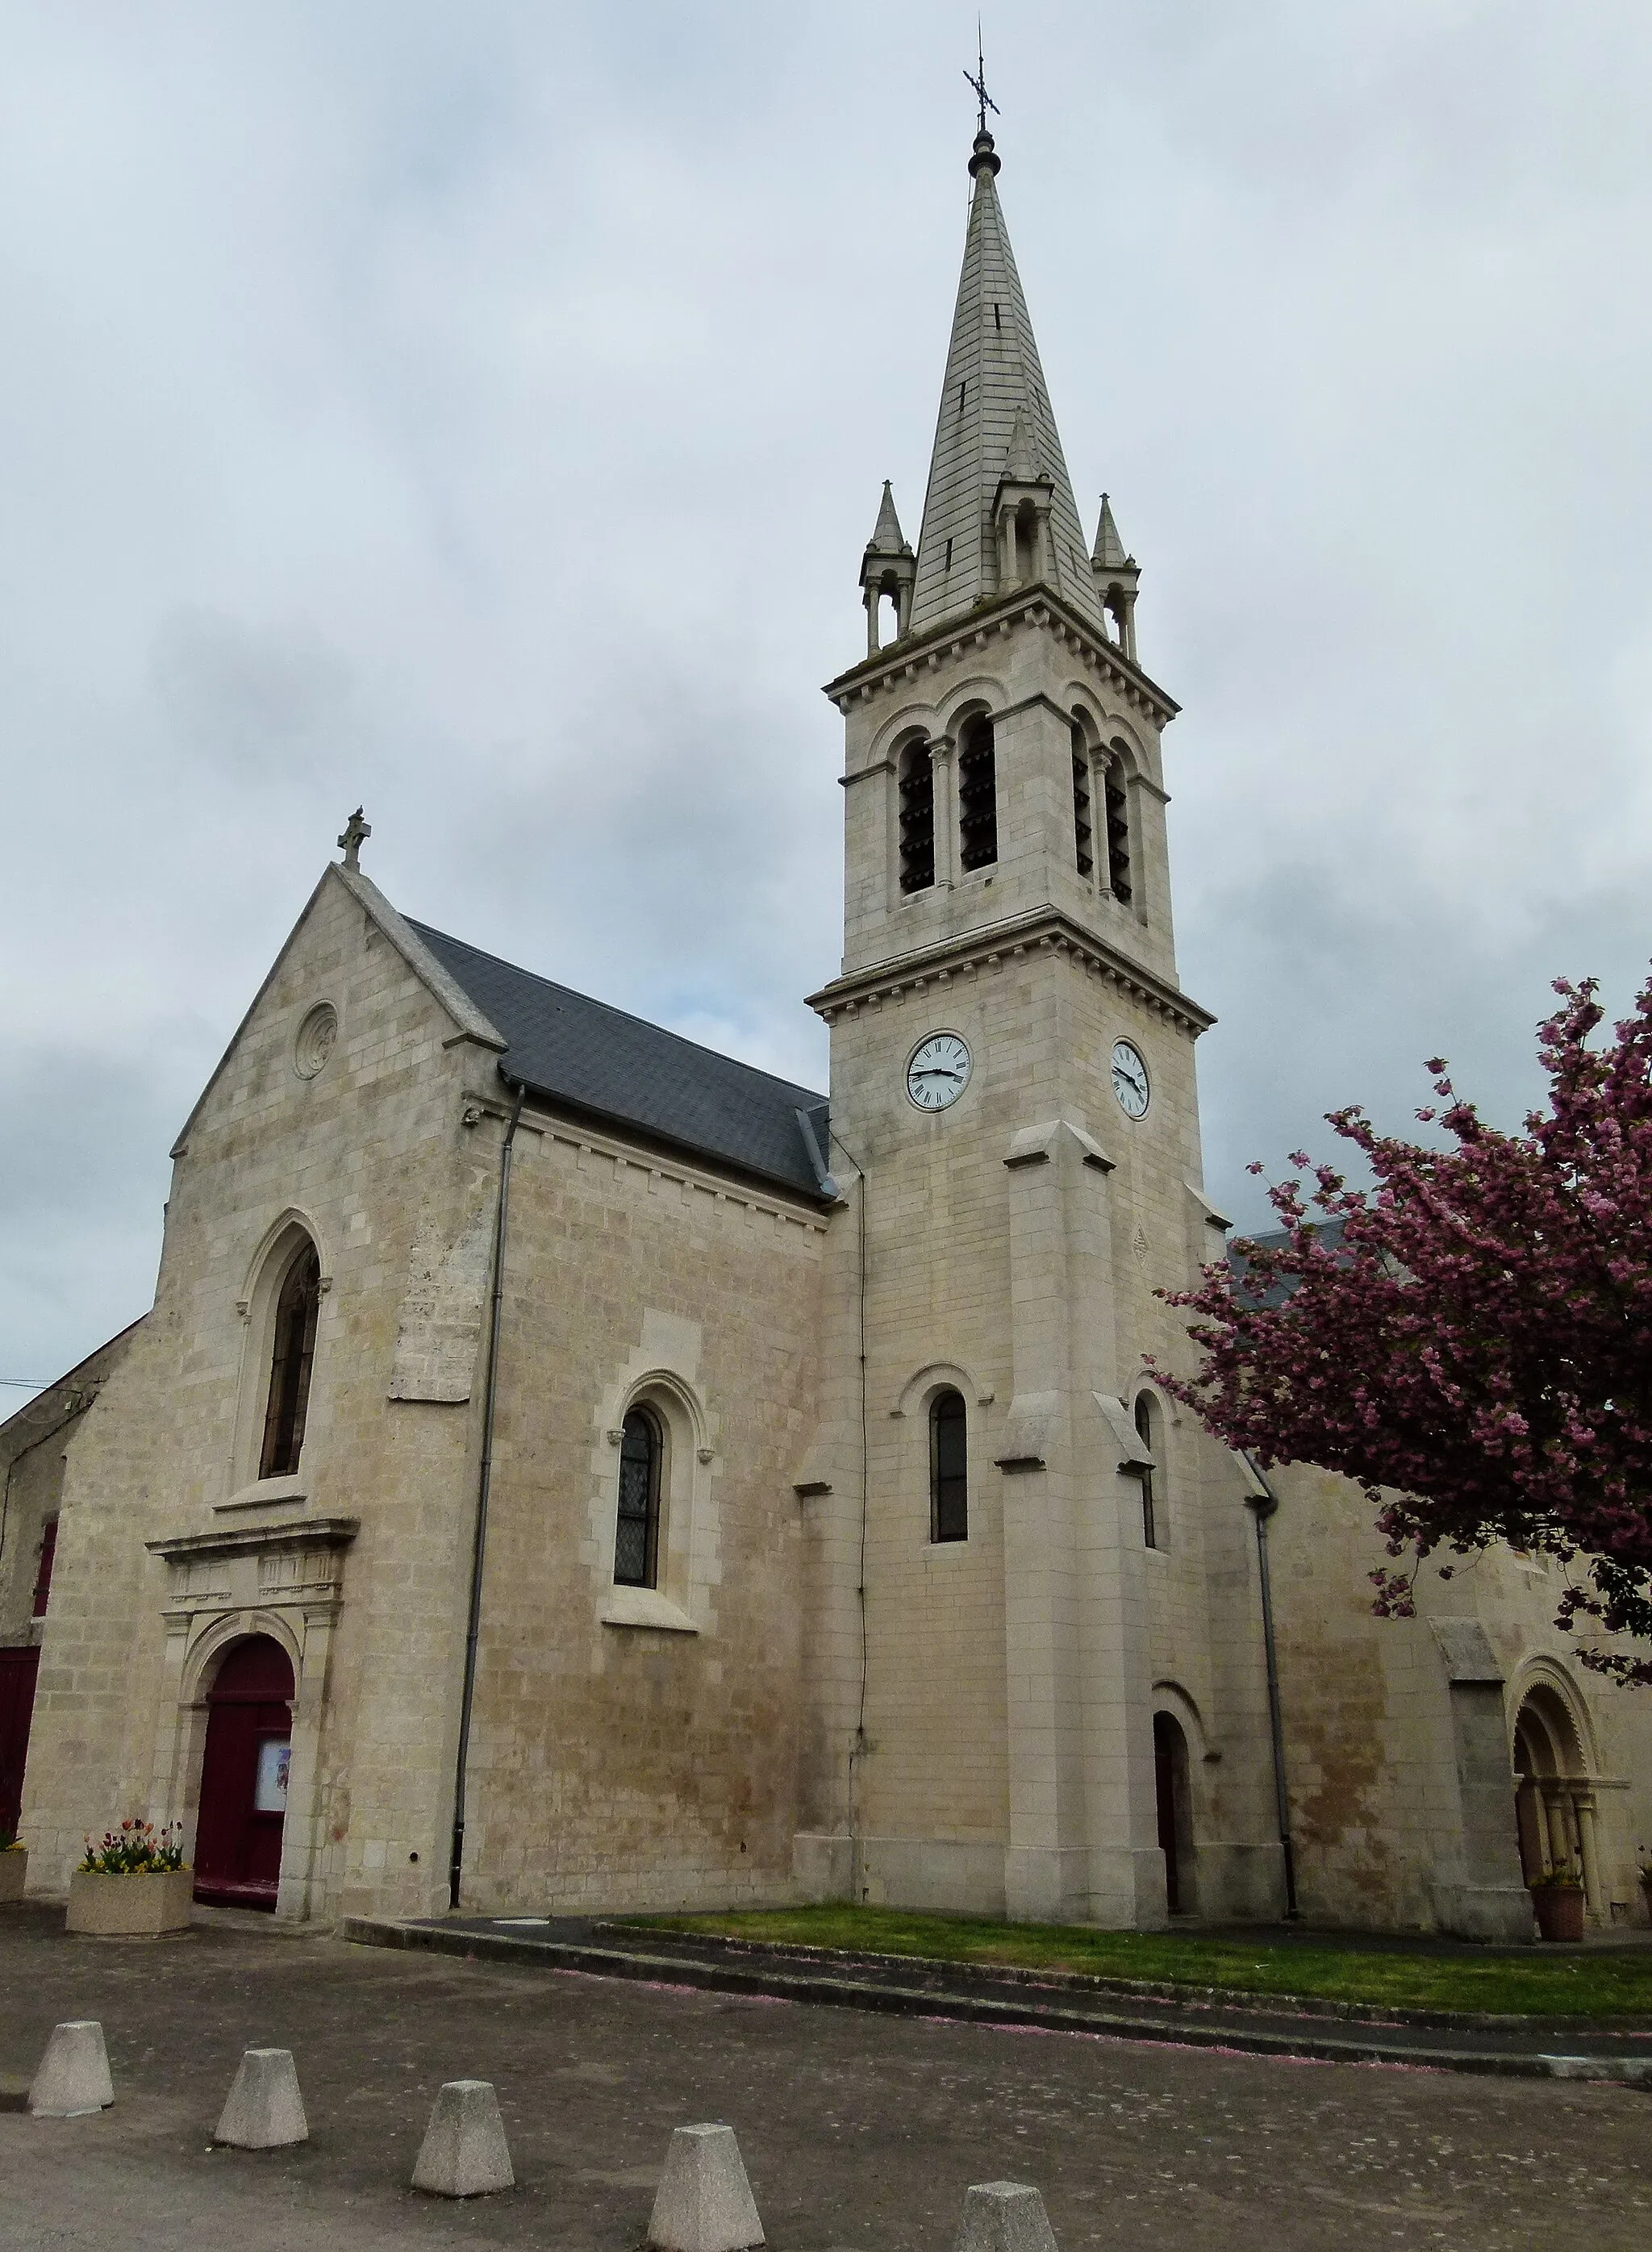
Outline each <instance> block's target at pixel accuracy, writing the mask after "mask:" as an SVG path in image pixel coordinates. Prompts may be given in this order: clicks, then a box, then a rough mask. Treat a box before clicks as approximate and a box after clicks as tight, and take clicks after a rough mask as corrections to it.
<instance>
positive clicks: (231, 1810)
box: [195, 1634, 293, 1908]
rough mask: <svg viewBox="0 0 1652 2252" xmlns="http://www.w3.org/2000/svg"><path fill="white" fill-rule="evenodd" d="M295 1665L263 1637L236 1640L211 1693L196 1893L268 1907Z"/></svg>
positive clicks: (236, 1904)
mask: <svg viewBox="0 0 1652 2252" xmlns="http://www.w3.org/2000/svg"><path fill="white" fill-rule="evenodd" d="M292 1697H293V1669H292V1666H291V1664H290V1663H289V1662H288V1656H287V1653H286V1651H284V1650H283V1649H282V1648H281V1644H279V1643H278V1642H273V1641H272V1640H271V1639H270V1637H268V1636H267V1635H262V1634H258V1635H253V1636H252V1637H249V1638H248V1639H247V1640H246V1642H238V1643H237V1644H235V1646H234V1647H233V1650H231V1651H230V1652H229V1655H228V1656H227V1657H226V1658H225V1659H224V1662H223V1664H222V1665H220V1666H219V1669H218V1678H217V1679H216V1680H215V1681H214V1682H213V1684H212V1689H211V1691H210V1692H208V1697H207V1705H208V1708H209V1709H208V1713H207V1720H206V1752H205V1757H204V1759H203V1760H202V1762H201V1807H200V1815H199V1818H198V1821H197V1824H196V1830H195V1897H196V1899H197V1900H198V1901H216V1902H218V1903H219V1905H220V1906H222V1907H226V1908H274V1905H275V1887H276V1882H277V1880H278V1879H279V1878H280V1876H281V1826H282V1821H283V1818H284V1816H285V1812H286V1806H287V1755H288V1748H289V1747H290V1744H291V1741H292V1727H293V1719H292V1710H291V1706H292Z"/></svg>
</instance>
